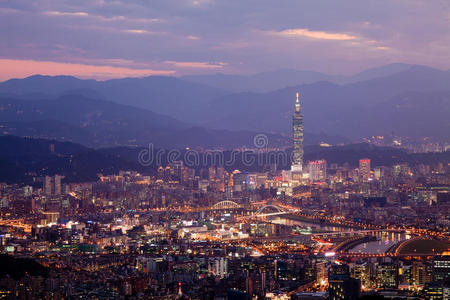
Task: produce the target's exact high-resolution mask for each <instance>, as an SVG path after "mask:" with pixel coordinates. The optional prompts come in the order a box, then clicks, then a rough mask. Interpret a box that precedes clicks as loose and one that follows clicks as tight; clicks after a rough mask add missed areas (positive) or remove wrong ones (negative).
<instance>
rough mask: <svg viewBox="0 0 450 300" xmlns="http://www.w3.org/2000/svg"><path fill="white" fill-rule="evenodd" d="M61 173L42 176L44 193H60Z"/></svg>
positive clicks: (55, 194)
mask: <svg viewBox="0 0 450 300" xmlns="http://www.w3.org/2000/svg"><path fill="white" fill-rule="evenodd" d="M62 178H64V177H63V176H61V175H55V176H52V177H51V176H45V178H44V193H45V194H46V195H47V196H58V195H61V179H62Z"/></svg>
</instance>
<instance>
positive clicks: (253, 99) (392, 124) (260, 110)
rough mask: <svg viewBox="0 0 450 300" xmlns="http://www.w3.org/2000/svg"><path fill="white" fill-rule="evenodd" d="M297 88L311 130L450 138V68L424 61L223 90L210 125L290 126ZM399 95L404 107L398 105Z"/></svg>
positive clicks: (353, 135) (214, 104)
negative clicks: (354, 79) (335, 77)
mask: <svg viewBox="0 0 450 300" xmlns="http://www.w3.org/2000/svg"><path fill="white" fill-rule="evenodd" d="M297 91H300V93H301V105H302V110H303V113H304V116H305V130H307V131H310V132H326V133H327V134H328V135H341V136H345V137H348V138H353V139H354V138H361V137H365V136H371V135H386V134H390V133H391V132H392V131H394V132H397V133H400V132H401V133H402V134H403V135H406V136H411V137H418V136H424V135H427V136H432V137H438V138H442V139H447V140H448V139H450V131H449V130H445V128H448V126H449V121H448V117H447V116H445V115H444V114H443V112H448V111H450V104H449V102H448V98H449V95H450V72H448V71H446V72H444V71H439V70H434V69H430V68H419V67H413V68H411V69H409V70H408V71H404V72H401V73H396V74H394V75H391V76H388V77H381V78H376V79H371V80H367V81H362V82H358V83H352V84H347V85H337V84H333V83H329V82H317V83H313V84H305V85H300V86H296V87H289V88H284V89H280V90H276V91H273V92H269V93H250V92H247V93H236V94H232V95H228V96H224V97H221V98H219V99H216V100H214V101H212V102H211V104H210V105H209V106H208V108H209V113H205V115H207V116H210V117H211V120H210V121H209V122H208V123H207V126H210V127H213V128H226V129H231V130H236V129H237V128H246V129H248V130H261V131H268V130H272V131H274V132H285V133H287V132H290V130H291V116H292V113H293V109H294V105H293V103H294V101H295V100H294V99H295V93H296V92H297ZM405 95H407V96H405ZM400 98H401V99H403V100H401V102H402V105H401V107H403V108H402V109H400V106H398V105H397V104H398V101H399V99H400ZM406 107H408V109H406ZM424 108H425V110H423V109H424ZM421 112H424V113H422V114H421ZM213 116H215V117H213ZM387 116H389V118H387ZM399 124H400V125H401V126H400V127H399ZM419 124H425V126H423V127H420V126H419ZM443 126H444V127H443ZM442 128H444V130H442Z"/></svg>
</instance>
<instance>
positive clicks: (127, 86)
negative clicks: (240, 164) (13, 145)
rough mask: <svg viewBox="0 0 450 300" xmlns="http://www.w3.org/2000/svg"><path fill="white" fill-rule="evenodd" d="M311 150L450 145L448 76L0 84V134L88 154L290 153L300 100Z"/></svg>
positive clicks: (415, 73) (414, 73) (300, 74)
mask: <svg viewBox="0 0 450 300" xmlns="http://www.w3.org/2000/svg"><path fill="white" fill-rule="evenodd" d="M297 91H299V92H300V93H301V105H302V111H303V114H304V116H305V131H306V134H305V135H306V137H305V141H306V143H307V144H314V143H318V142H321V141H326V142H329V143H332V144H336V143H345V142H349V141H351V140H358V139H361V138H362V137H367V136H371V135H387V136H388V135H391V134H392V133H394V134H395V135H401V136H408V137H413V138H421V137H424V136H427V137H431V138H435V139H439V140H442V141H448V140H450V122H449V119H450V118H448V112H449V111H450V71H442V70H437V69H433V68H429V67H424V66H417V65H407V64H391V65H387V66H382V67H379V68H374V69H368V70H366V71H363V72H361V73H358V74H354V75H351V76H342V75H327V74H323V73H318V72H310V71H296V70H279V71H275V72H266V73H260V74H256V75H251V76H250V75H249V76H235V75H204V76H184V77H181V78H176V77H164V76H150V77H144V78H125V79H114V80H107V81H96V80H81V79H77V78H74V77H70V76H55V77H50V76H41V75H35V76H31V77H28V78H24V79H12V80H8V81H5V82H2V83H0V133H3V134H13V135H19V136H29V137H40V138H51V139H57V140H62V141H73V142H77V143H81V144H83V145H87V146H90V147H96V148H99V147H111V146H122V145H126V146H142V145H147V144H149V143H154V144H156V145H158V146H161V147H202V148H217V147H218V148H234V147H240V146H252V145H253V137H254V136H255V135H256V134H259V133H265V134H266V135H267V136H268V140H269V142H270V145H269V146H278V147H280V146H281V147H285V146H288V145H289V144H290V135H291V122H292V121H291V116H292V112H293V108H294V105H293V103H294V100H295V93H296V92H297Z"/></svg>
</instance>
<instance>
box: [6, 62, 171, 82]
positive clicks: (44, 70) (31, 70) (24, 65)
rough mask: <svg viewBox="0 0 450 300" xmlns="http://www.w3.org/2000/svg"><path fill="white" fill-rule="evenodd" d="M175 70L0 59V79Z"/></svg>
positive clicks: (105, 76)
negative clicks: (37, 75)
mask: <svg viewBox="0 0 450 300" xmlns="http://www.w3.org/2000/svg"><path fill="white" fill-rule="evenodd" d="M175 73H176V72H175V71H174V70H152V69H131V68H124V67H114V66H104V65H103V66H95V65H85V64H76V63H60V62H52V61H35V60H16V59H0V81H4V80H8V79H11V78H24V77H28V76H31V75H36V74H40V75H49V76H56V75H71V76H76V77H80V78H93V79H98V80H106V79H111V78H123V77H144V76H150V75H174V74H175Z"/></svg>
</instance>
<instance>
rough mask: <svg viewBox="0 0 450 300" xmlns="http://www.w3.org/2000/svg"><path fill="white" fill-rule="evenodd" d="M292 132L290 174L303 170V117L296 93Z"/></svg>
mask: <svg viewBox="0 0 450 300" xmlns="http://www.w3.org/2000/svg"><path fill="white" fill-rule="evenodd" d="M292 132H293V146H294V149H293V153H292V166H291V171H292V172H302V170H303V115H302V113H301V111H300V99H299V94H298V93H297V100H296V101H295V112H294V115H293V116H292Z"/></svg>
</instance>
